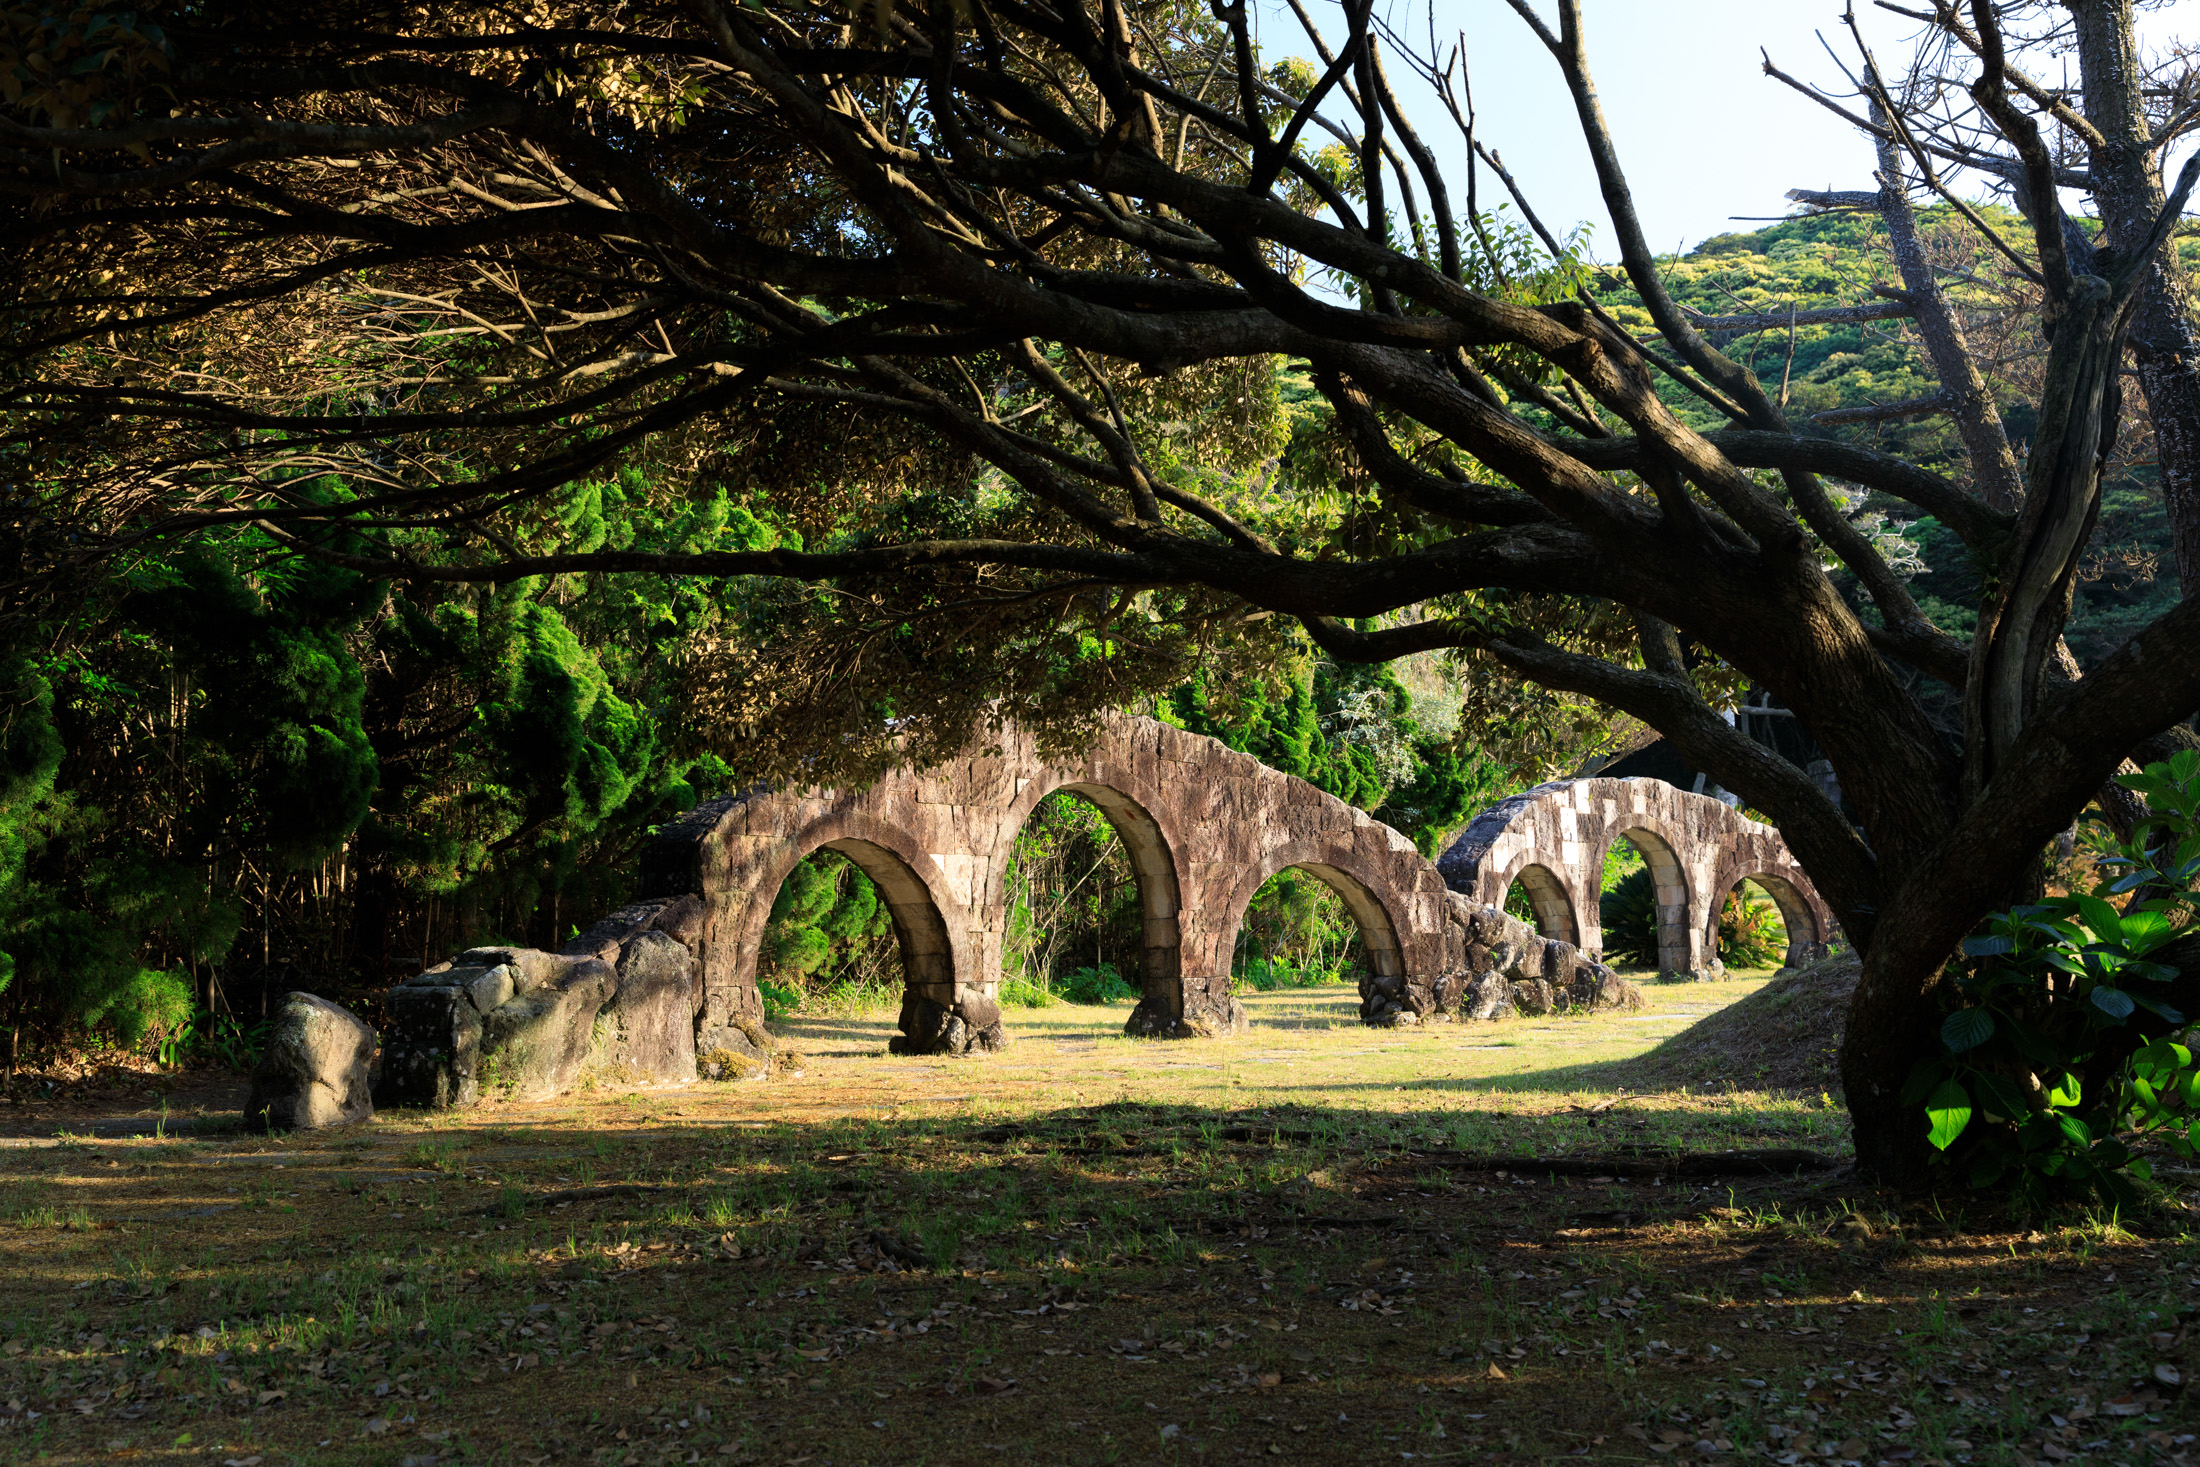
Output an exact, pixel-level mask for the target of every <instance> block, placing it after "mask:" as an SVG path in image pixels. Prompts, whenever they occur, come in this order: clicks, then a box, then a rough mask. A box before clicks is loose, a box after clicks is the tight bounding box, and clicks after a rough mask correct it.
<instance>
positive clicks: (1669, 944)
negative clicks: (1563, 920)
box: [1581, 814, 1702, 973]
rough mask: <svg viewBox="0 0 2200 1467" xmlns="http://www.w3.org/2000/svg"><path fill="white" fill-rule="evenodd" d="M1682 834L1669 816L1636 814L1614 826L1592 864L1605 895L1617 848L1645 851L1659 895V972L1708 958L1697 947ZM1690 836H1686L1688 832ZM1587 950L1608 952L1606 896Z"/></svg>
mask: <svg viewBox="0 0 2200 1467" xmlns="http://www.w3.org/2000/svg"><path fill="white" fill-rule="evenodd" d="M1676 834H1678V832H1675V831H1673V830H1672V828H1671V826H1670V825H1669V824H1668V823H1667V822H1666V821H1664V820H1661V819H1659V818H1657V817H1656V816H1654V815H1649V814H1643V815H1641V816H1638V817H1635V823H1633V824H1630V825H1627V826H1625V827H1624V828H1623V829H1619V830H1614V831H1611V832H1610V833H1609V834H1607V835H1606V837H1605V838H1604V840H1603V841H1602V842H1601V843H1600V844H1599V845H1598V846H1597V849H1596V855H1595V857H1594V859H1593V860H1591V862H1590V863H1589V872H1588V874H1589V875H1590V876H1591V877H1592V878H1593V879H1594V881H1595V883H1596V885H1597V887H1598V894H1599V897H1600V898H1601V896H1602V891H1603V882H1604V862H1605V859H1606V857H1607V856H1609V855H1610V853H1611V850H1612V847H1613V846H1615V845H1617V844H1618V843H1619V842H1621V841H1623V840H1624V841H1626V842H1627V843H1628V844H1629V845H1631V846H1633V847H1634V848H1635V850H1636V852H1637V853H1638V854H1639V855H1641V857H1642V863H1643V865H1645V866H1647V867H1648V868H1649V870H1650V880H1651V882H1652V883H1653V884H1654V885H1655V886H1656V887H1657V894H1658V971H1659V972H1660V973H1686V972H1689V971H1691V970H1692V969H1695V968H1698V967H1700V966H1702V957H1701V955H1700V954H1699V953H1698V952H1697V950H1696V944H1695V941H1694V933H1695V927H1694V924H1693V923H1692V922H1691V921H1690V920H1689V919H1690V916H1691V913H1692V911H1693V905H1692V903H1691V901H1690V897H1691V895H1692V893H1691V892H1690V891H1689V880H1688V869H1687V867H1686V865H1685V864H1683V862H1682V860H1681V857H1680V853H1679V852H1678V851H1676V850H1675V849H1674V847H1673V837H1674V836H1675V835H1676ZM1683 839H1685V837H1683ZM1584 935H1585V936H1587V937H1588V938H1589V940H1588V941H1587V942H1584V943H1583V944H1582V945H1581V946H1582V950H1583V951H1584V952H1593V953H1601V952H1603V951H1604V919H1603V911H1602V903H1601V900H1600V902H1599V910H1598V914H1597V921H1596V924H1595V927H1594V930H1593V932H1591V933H1585V934H1584Z"/></svg>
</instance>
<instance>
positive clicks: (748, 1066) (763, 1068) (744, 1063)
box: [695, 1018, 778, 1080]
mask: <svg viewBox="0 0 2200 1467" xmlns="http://www.w3.org/2000/svg"><path fill="white" fill-rule="evenodd" d="M777 1051H778V1045H777V1043H776V1041H774V1040H773V1038H772V1036H771V1033H770V1031H769V1030H767V1029H766V1028H765V1027H764V1026H763V1024H762V1023H760V1022H758V1021H757V1020H755V1019H750V1018H736V1019H734V1020H733V1021H732V1022H731V1023H727V1024H709V1025H705V1026H704V1027H703V1028H702V1029H700V1030H699V1031H698V1032H697V1034H696V1036H695V1052H696V1060H695V1073H696V1074H697V1075H698V1076H699V1077H701V1078H702V1079H705V1080H761V1079H763V1078H765V1077H766V1076H767V1075H769V1074H770V1073H771V1069H772V1062H773V1059H774V1057H775V1055H776V1053H777Z"/></svg>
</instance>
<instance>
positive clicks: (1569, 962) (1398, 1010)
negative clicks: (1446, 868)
mask: <svg viewBox="0 0 2200 1467" xmlns="http://www.w3.org/2000/svg"><path fill="white" fill-rule="evenodd" d="M1450 901H1451V912H1450V916H1451V920H1452V922H1453V923H1454V924H1455V925H1457V926H1458V927H1460V928H1462V929H1463V931H1462V933H1461V936H1462V937H1463V939H1464V942H1463V944H1462V946H1463V949H1464V951H1465V954H1466V960H1467V971H1466V972H1464V973H1446V974H1439V975H1438V976H1436V977H1434V978H1431V979H1428V980H1426V981H1425V982H1423V981H1417V980H1414V979H1411V978H1370V979H1365V980H1362V983H1361V1003H1360V1015H1361V1018H1362V1019H1364V1020H1365V1021H1366V1022H1368V1023H1371V1024H1381V1023H1391V1024H1397V1023H1426V1022H1428V1021H1429V1020H1431V1019H1437V1018H1456V1019H1472V1020H1477V1021H1482V1022H1488V1021H1490V1020H1494V1019H1502V1018H1505V1017H1507V1016H1509V1015H1511V1014H1515V1013H1521V1014H1548V1013H1554V1012H1557V1011H1559V1010H1561V1009H1639V1008H1641V1007H1643V1003H1644V1000H1643V997H1642V990H1641V989H1639V988H1637V987H1636V986H1635V985H1634V984H1632V983H1630V982H1628V981H1627V980H1626V979H1625V978H1622V977H1620V976H1619V975H1618V974H1617V973H1614V972H1613V971H1612V970H1611V969H1610V968H1607V967H1605V966H1604V964H1602V963H1600V962H1598V961H1597V960H1596V959H1595V958H1593V957H1591V956H1590V955H1589V954H1587V953H1585V952H1582V951H1581V950H1580V949H1579V948H1577V947H1575V946H1574V945H1573V944H1572V943H1570V942H1559V941H1556V940H1555V939H1551V938H1546V937H1544V936H1543V935H1542V934H1541V933H1539V932H1537V931H1536V930H1535V929H1534V928H1533V927H1531V926H1529V925H1528V924H1527V923H1525V922H1523V921H1521V920H1520V919H1519V918H1517V917H1514V916H1511V915H1510V914H1508V913H1506V912H1505V911H1504V910H1503V909H1501V908H1498V907H1483V906H1476V905H1475V904H1473V903H1472V902H1470V901H1468V900H1467V899H1466V898H1465V897H1463V896H1458V895H1454V896H1452V897H1451V899H1450Z"/></svg>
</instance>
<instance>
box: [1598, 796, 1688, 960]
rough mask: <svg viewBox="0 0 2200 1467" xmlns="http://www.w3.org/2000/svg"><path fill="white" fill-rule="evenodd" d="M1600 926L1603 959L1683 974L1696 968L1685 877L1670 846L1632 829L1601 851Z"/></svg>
mask: <svg viewBox="0 0 2200 1467" xmlns="http://www.w3.org/2000/svg"><path fill="white" fill-rule="evenodd" d="M1602 878H1603V879H1602V887H1603V890H1602V894H1601V896H1600V897H1599V899H1598V903H1597V905H1598V914H1597V915H1598V923H1599V925H1600V926H1601V927H1602V928H1603V929H1604V930H1603V938H1604V942H1603V948H1604V954H1603V956H1604V961H1605V962H1607V963H1611V964H1614V965H1616V966H1618V967H1621V968H1645V969H1647V968H1655V969H1656V970H1657V971H1658V972H1660V973H1685V972H1688V971H1689V970H1690V969H1692V968H1693V967H1694V966H1695V955H1694V954H1693V953H1692V952H1691V951H1690V944H1689V941H1688V876H1687V873H1686V872H1684V871H1683V870H1682V869H1681V863H1680V858H1679V857H1678V856H1676V855H1674V854H1673V847H1672V846H1671V845H1669V844H1667V842H1666V840H1665V838H1664V837H1663V836H1661V835H1659V834H1657V833H1656V832H1655V831H1651V830H1645V829H1643V828H1642V827H1640V826H1632V827H1629V828H1628V829H1626V830H1623V831H1621V832H1620V833H1619V834H1618V835H1617V836H1616V837H1614V838H1613V840H1612V842H1611V843H1610V844H1609V845H1607V846H1606V847H1605V849H1604V860H1603V873H1602Z"/></svg>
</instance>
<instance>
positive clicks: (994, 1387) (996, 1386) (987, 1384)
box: [978, 1375, 1016, 1396]
mask: <svg viewBox="0 0 2200 1467" xmlns="http://www.w3.org/2000/svg"><path fill="white" fill-rule="evenodd" d="M1014 1389H1016V1382H1014V1381H1012V1380H996V1379H994V1378H993V1377H992V1376H990V1375H981V1376H979V1377H978V1394H979V1395H981V1396H999V1395H1006V1394H1007V1393H1008V1392H1010V1391H1012V1390H1014Z"/></svg>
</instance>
